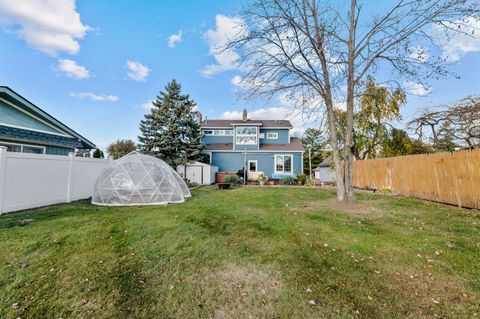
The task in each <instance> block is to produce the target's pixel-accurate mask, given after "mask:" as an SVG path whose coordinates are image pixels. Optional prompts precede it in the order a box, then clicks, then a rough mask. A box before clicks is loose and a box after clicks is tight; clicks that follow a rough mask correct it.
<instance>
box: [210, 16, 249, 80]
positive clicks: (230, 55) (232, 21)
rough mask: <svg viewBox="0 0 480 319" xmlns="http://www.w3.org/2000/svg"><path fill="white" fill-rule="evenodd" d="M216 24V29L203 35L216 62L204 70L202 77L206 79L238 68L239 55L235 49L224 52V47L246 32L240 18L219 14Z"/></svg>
mask: <svg viewBox="0 0 480 319" xmlns="http://www.w3.org/2000/svg"><path fill="white" fill-rule="evenodd" d="M215 24H216V27H215V29H209V30H207V32H205V33H204V35H203V36H204V38H205V40H206V41H207V44H208V48H209V51H210V55H212V56H213V57H214V58H215V62H216V63H215V64H209V65H207V66H205V67H204V68H203V70H202V76H204V77H206V78H209V77H212V76H213V75H215V74H218V73H221V72H224V71H229V70H233V69H235V68H237V61H238V59H239V55H238V53H237V52H236V51H235V50H234V49H225V50H222V47H224V46H225V45H226V44H227V43H228V41H229V40H231V39H233V38H235V37H236V36H237V35H239V34H240V33H242V32H244V30H245V24H244V21H243V20H242V19H241V18H238V17H228V16H225V15H222V14H217V15H216V17H215Z"/></svg>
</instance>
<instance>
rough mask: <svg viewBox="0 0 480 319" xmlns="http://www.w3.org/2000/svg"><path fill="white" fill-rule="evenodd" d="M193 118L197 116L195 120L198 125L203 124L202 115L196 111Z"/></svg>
mask: <svg viewBox="0 0 480 319" xmlns="http://www.w3.org/2000/svg"><path fill="white" fill-rule="evenodd" d="M193 116H195V120H197V122H198V124H200V123H202V113H200V112H199V111H195V112H193Z"/></svg>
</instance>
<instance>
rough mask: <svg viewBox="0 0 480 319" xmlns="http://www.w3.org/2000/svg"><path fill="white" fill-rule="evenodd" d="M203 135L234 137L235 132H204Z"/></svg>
mask: <svg viewBox="0 0 480 319" xmlns="http://www.w3.org/2000/svg"><path fill="white" fill-rule="evenodd" d="M203 134H204V135H208V136H232V135H233V130H203Z"/></svg>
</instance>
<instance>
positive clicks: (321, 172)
mask: <svg viewBox="0 0 480 319" xmlns="http://www.w3.org/2000/svg"><path fill="white" fill-rule="evenodd" d="M332 165H333V160H332V158H331V157H328V158H326V159H325V160H324V161H323V162H321V163H320V164H318V166H317V168H315V169H314V170H313V171H314V172H315V180H317V181H319V182H335V180H336V177H335V170H334V169H333V166H332Z"/></svg>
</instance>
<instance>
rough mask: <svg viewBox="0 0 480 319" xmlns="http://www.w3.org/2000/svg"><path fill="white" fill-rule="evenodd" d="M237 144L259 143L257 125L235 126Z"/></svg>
mask: <svg viewBox="0 0 480 319" xmlns="http://www.w3.org/2000/svg"><path fill="white" fill-rule="evenodd" d="M235 130H236V131H235V144H237V145H255V144H257V127H256V126H237V127H236V128H235Z"/></svg>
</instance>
